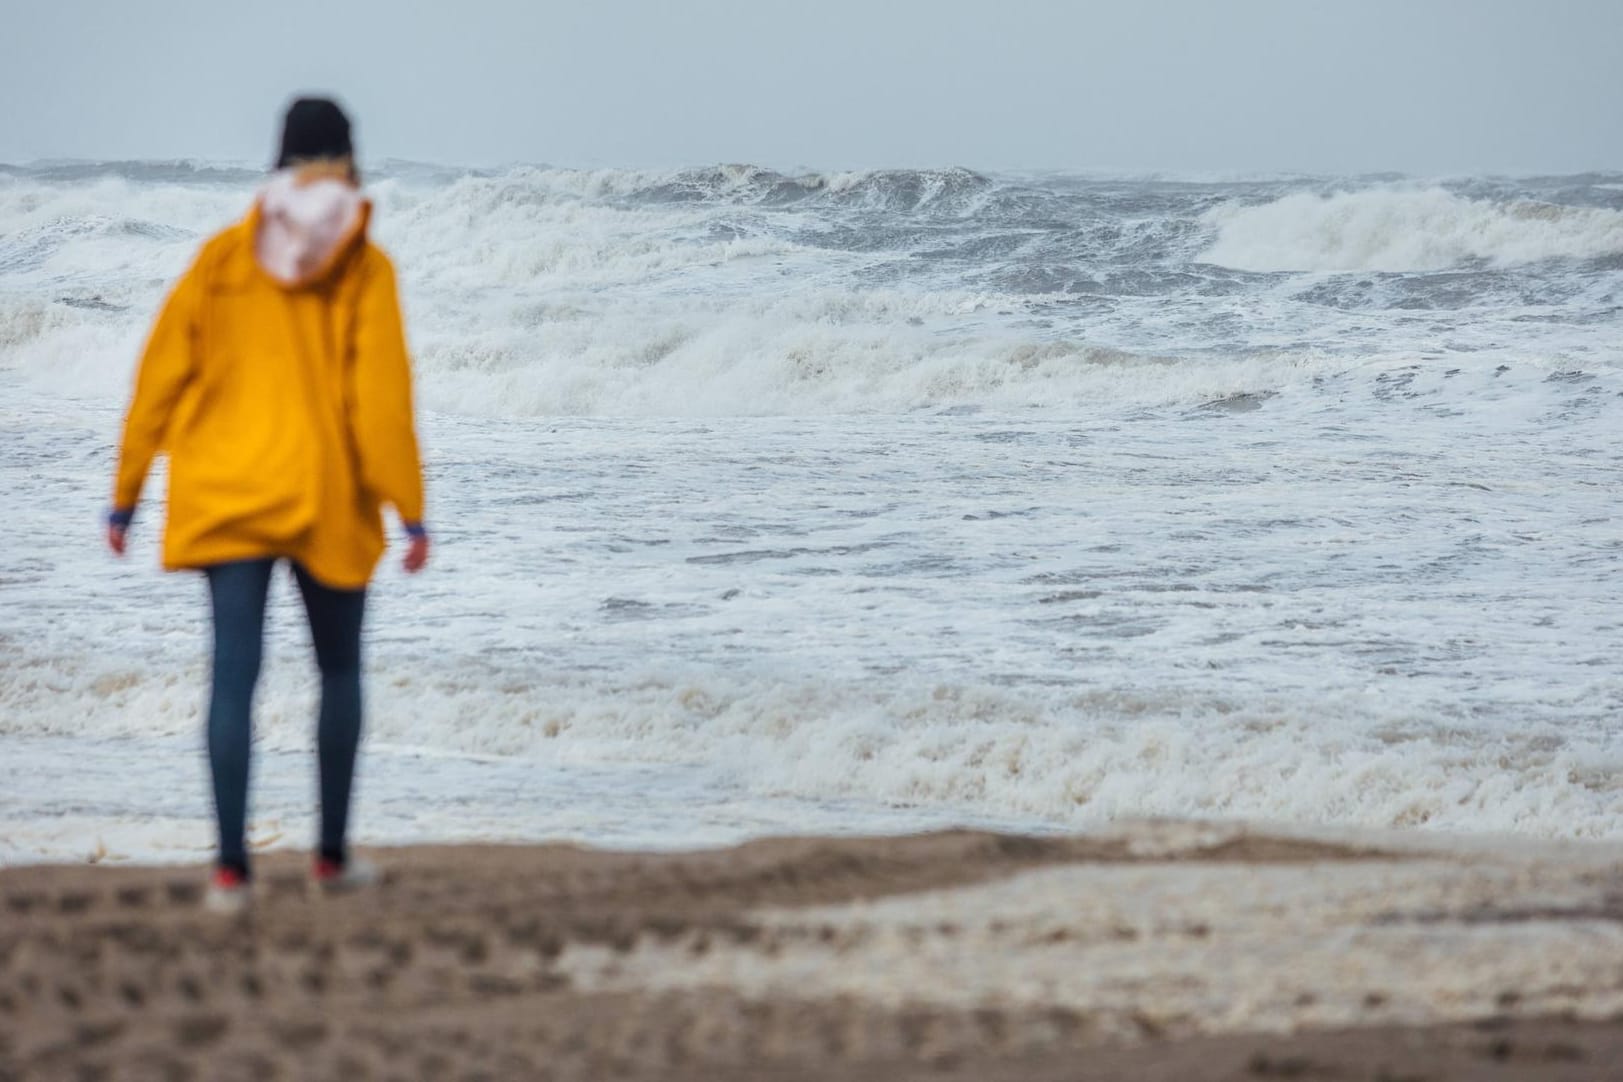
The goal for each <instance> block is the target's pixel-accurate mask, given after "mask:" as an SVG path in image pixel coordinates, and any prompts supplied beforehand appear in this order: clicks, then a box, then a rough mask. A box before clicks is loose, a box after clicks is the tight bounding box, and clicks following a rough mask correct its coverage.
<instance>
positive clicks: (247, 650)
mask: <svg viewBox="0 0 1623 1082" xmlns="http://www.w3.org/2000/svg"><path fill="white" fill-rule="evenodd" d="M275 566H276V561H275V560H241V561H237V562H235V563H227V564H215V565H214V566H212V567H209V568H207V569H206V573H207V575H208V583H209V599H210V602H211V604H212V606H213V611H214V666H213V669H214V671H213V686H212V690H211V692H210V696H209V718H208V747H209V768H210V770H211V772H212V773H213V776H214V810H215V814H216V816H217V817H218V821H219V827H220V865H221V866H222V867H228V868H235V869H237V870H238V871H240V872H242V873H243V874H244V875H246V874H247V872H248V849H247V845H246V840H245V838H244V833H245V829H246V827H245V824H246V821H247V815H248V743H249V739H250V736H251V732H252V712H253V702H254V685H255V684H257V683H258V682H259V664H260V659H261V656H262V655H263V653H264V645H265V595H266V594H267V593H268V591H269V589H270V577H271V571H272V570H273V569H274V568H275ZM293 575H294V577H295V578H296V579H297V580H298V583H299V593H300V594H302V595H303V597H304V611H305V614H306V615H307V616H309V618H310V637H311V639H312V640H313V642H314V644H315V651H316V664H317V666H318V667H319V668H320V670H321V715H320V722H319V725H318V727H317V735H316V745H317V749H318V753H319V759H320V775H321V838H320V852H321V855H322V856H323V857H325V858H327V859H329V860H335V861H338V862H340V863H342V862H343V860H344V858H345V855H346V854H345V849H344V838H345V832H346V831H347V829H348V825H349V795H350V786H351V782H352V781H353V779H354V777H355V749H356V747H357V746H358V745H359V743H360V737H361V621H362V617H363V616H364V613H365V608H366V590H365V588H364V587H363V588H362V589H359V590H335V589H333V588H332V587H330V586H323V585H322V584H321V583H319V582H317V581H316V580H315V579H313V578H311V577H310V573H309V572H308V571H306V570H305V569H304V568H302V567H300V566H299V565H298V564H294V565H293Z"/></svg>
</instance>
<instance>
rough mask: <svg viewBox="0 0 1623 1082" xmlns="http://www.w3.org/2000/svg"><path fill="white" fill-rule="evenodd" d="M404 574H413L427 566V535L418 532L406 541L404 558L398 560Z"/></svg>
mask: <svg viewBox="0 0 1623 1082" xmlns="http://www.w3.org/2000/svg"><path fill="white" fill-rule="evenodd" d="M400 566H402V567H404V568H405V569H406V574H408V575H415V574H417V572H419V571H421V570H422V569H423V568H425V567H427V566H428V535H427V534H426V533H420V534H418V535H417V536H415V537H413V538H411V539H410V540H408V541H407V542H406V558H405V559H404V560H402V561H400Z"/></svg>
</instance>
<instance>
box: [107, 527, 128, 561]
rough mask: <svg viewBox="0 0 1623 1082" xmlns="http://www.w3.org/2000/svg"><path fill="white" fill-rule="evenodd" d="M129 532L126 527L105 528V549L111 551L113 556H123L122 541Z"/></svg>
mask: <svg viewBox="0 0 1623 1082" xmlns="http://www.w3.org/2000/svg"><path fill="white" fill-rule="evenodd" d="M129 532H130V528H129V527H128V526H115V525H112V524H108V526H107V547H108V548H110V549H112V550H113V555H114V556H122V555H124V539H125V536H126V535H127V534H128V533H129Z"/></svg>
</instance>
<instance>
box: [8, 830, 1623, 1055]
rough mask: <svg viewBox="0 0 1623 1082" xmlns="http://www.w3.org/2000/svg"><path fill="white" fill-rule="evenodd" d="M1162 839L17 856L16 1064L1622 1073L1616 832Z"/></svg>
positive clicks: (930, 838)
mask: <svg viewBox="0 0 1623 1082" xmlns="http://www.w3.org/2000/svg"><path fill="white" fill-rule="evenodd" d="M1441 845H1442V843H1440V842H1436V841H1426V842H1424V843H1421V842H1418V841H1415V842H1393V840H1392V839H1391V838H1379V839H1373V838H1372V839H1363V840H1357V839H1355V840H1352V841H1347V840H1334V839H1332V840H1324V839H1312V838H1296V837H1285V836H1279V835H1272V836H1270V835H1266V834H1259V833H1252V832H1248V831H1245V830H1243V829H1240V828H1216V827H1192V826H1180V825H1177V824H1137V825H1133V826H1129V827H1122V828H1119V829H1117V830H1114V831H1113V832H1111V833H1109V834H1101V835H1096V836H1086V837H1072V838H1029V837H1008V836H998V835H990V834H983V833H971V832H953V833H946V834H934V835H923V836H914V837H905V838H868V839H851V838H844V839H832V838H822V839H787V840H786V839H773V840H764V841H759V842H753V843H750V844H748V845H744V846H741V847H738V848H734V849H728V850H717V851H705V852H696V853H686V854H627V853H613V852H600V851H591V850H584V849H579V848H575V847H569V846H514V847H500V846H456V847H433V846H424V847H415V848H409V849H397V850H381V851H376V852H375V853H374V854H373V855H374V857H375V858H376V859H377V860H378V861H379V863H380V864H381V865H382V866H384V868H385V869H386V871H387V873H388V877H387V879H386V881H385V882H384V883H383V884H382V885H381V886H379V887H376V888H373V889H371V890H369V891H366V892H363V893H358V894H354V895H349V896H343V897H333V898H325V897H312V896H310V895H309V894H308V893H307V891H306V889H305V886H304V882H303V878H302V873H303V860H302V859H301V858H299V857H297V856H295V855H293V854H286V853H283V854H272V855H270V856H268V857H266V858H265V859H264V860H263V861H262V862H261V865H260V868H259V882H258V888H257V890H258V897H257V898H256V903H255V905H254V907H253V909H252V911H251V912H250V913H249V914H248V915H245V916H243V917H240V918H221V917H216V916H212V915H209V914H207V913H205V912H203V911H202V910H201V908H200V907H199V905H198V901H199V898H200V895H201V888H202V884H203V880H204V873H203V871H202V870H201V869H198V868H132V867H106V866H74V867H61V866H52V867H21V868H12V869H7V870H4V871H0V1080H9V1079H14V1078H15V1079H23V1078H26V1079H34V1078H42V1079H55V1078H63V1079H92V1078H141V1079H146V1078H152V1079H198V1080H204V1079H207V1080H215V1079H222V1080H224V1079H267V1078H281V1079H328V1078H331V1079H340V1078H342V1079H419V1078H425V1079H426V1078H432V1079H510V1078H511V1079H529V1078H537V1079H605V1078H630V1079H655V1078H658V1079H674V1080H687V1079H692V1080H698V1079H706V1080H719V1082H744V1080H754V1079H761V1080H784V1082H788V1080H797V1082H798V1080H812V1079H841V1080H855V1082H881V1080H883V1082H901V1080H911V1079H921V1080H922V1079H943V1080H955V1082H956V1080H963V1082H968V1080H980V1079H1024V1080H1032V1082H1044V1080H1059V1079H1118V1078H1119V1079H1167V1080H1174V1079H1176V1080H1188V1079H1275V1078H1296V1079H1337V1080H1344V1079H1370V1080H1377V1079H1379V1080H1384V1082H1396V1080H1399V1079H1405V1080H1415V1082H1419V1080H1423V1079H1424V1080H1431V1079H1455V1078H1459V1079H1507V1080H1508V1079H1572V1080H1580V1079H1582V1080H1601V1079H1608V1080H1613V1079H1619V1078H1623V860H1620V859H1619V857H1618V853H1617V851H1616V850H1615V849H1614V848H1607V847H1599V846H1594V847H1585V846H1542V847H1531V846H1507V845H1501V846H1497V847H1495V846H1487V845H1481V846H1475V847H1471V848H1463V847H1453V848H1447V849H1444V848H1438V847H1439V846H1441Z"/></svg>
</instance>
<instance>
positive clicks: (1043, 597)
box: [0, 163, 1623, 860]
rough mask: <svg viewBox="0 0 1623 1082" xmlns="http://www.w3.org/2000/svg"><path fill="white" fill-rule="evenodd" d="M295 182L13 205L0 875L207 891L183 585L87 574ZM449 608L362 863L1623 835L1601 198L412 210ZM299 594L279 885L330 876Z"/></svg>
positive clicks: (572, 204) (436, 517)
mask: <svg viewBox="0 0 1623 1082" xmlns="http://www.w3.org/2000/svg"><path fill="white" fill-rule="evenodd" d="M259 180H260V176H259V175H258V174H257V173H255V172H253V171H252V170H246V169H239V168H233V167H225V166H208V165H199V164H193V163H100V164H85V163H68V164H47V165H35V166H29V167H0V486H3V492H4V495H5V503H6V524H5V527H4V530H3V531H0V760H3V763H0V780H3V782H4V784H3V785H0V860H31V859H45V858H58V857H82V856H87V855H92V854H103V855H105V856H107V857H109V858H119V857H123V858H130V859H158V858H164V859H170V858H175V857H176V856H177V855H180V856H185V855H187V854H189V855H190V856H192V857H197V856H199V855H200V854H202V853H203V852H205V851H206V846H207V842H208V822H207V815H208V805H207V793H206V789H205V787H204V774H203V767H202V763H201V759H200V755H199V751H198V748H199V746H200V734H199V728H200V724H201V723H200V712H201V706H202V697H203V690H202V685H203V662H204V660H205V658H204V655H205V650H206V645H205V635H206V623H205V619H204V617H205V612H204V608H203V594H202V588H201V584H200V582H199V581H198V580H197V579H196V577H195V576H192V575H162V574H160V573H158V572H157V570H156V549H157V533H158V520H159V515H158V510H157V504H156V502H155V500H156V498H157V497H158V496H160V495H161V491H162V483H161V476H160V477H159V478H157V479H156V483H155V485H154V486H153V487H152V489H151V490H150V495H151V497H152V500H151V501H149V504H148V506H147V507H146V509H145V511H144V514H143V515H142V517H141V519H140V520H139V521H138V524H137V529H136V533H135V541H134V545H133V548H134V551H133V553H132V556H131V557H130V558H129V559H128V560H126V561H123V562H119V561H116V560H114V559H112V558H111V557H110V556H108V555H107V554H106V553H105V551H104V550H103V549H102V548H101V544H100V518H101V514H102V512H103V511H104V504H105V498H106V492H107V489H108V486H109V484H110V480H109V479H110V475H111V470H112V462H113V459H112V456H113V445H114V442H115V440H116V437H117V432H118V425H119V421H120V413H121V410H122V407H123V403H124V400H125V397H126V395H127V392H128V387H129V381H130V377H131V374H132V370H133V364H134V361H135V357H136V355H137V353H138V350H139V347H140V344H141V340H142V337H143V335H144V333H145V330H146V327H147V324H148V321H149V319H150V318H151V316H152V314H153V312H154V310H155V307H156V305H157V304H158V302H159V300H160V299H161V297H162V294H163V291H164V289H165V287H166V284H167V283H168V282H169V281H171V280H172V279H173V278H174V277H175V276H176V275H177V274H179V273H180V272H181V271H182V270H183V269H184V267H185V266H186V264H187V261H188V260H189V258H190V257H191V254H192V253H193V252H194V251H195V249H196V247H197V246H198V244H199V242H200V240H201V239H202V238H204V237H205V236H207V235H208V234H209V233H210V232H212V231H213V230H214V229H216V228H219V227H220V226H221V225H223V224H225V223H226V222H228V221H230V220H232V219H234V218H235V217H237V216H238V215H240V214H241V213H242V212H243V210H244V209H245V207H246V205H247V203H248V202H249V200H250V199H251V198H252V194H253V191H254V188H255V185H256V184H257V183H258V182H259ZM370 187H371V191H372V194H373V197H374V199H375V201H376V204H377V209H376V214H375V219H374V221H375V236H376V237H377V238H378V239H379V240H380V241H381V243H383V244H384V245H385V246H386V247H387V248H388V249H389V250H390V251H391V252H392V254H393V255H394V257H395V259H396V262H397V265H398V267H399V270H400V274H401V280H402V285H403V289H404V293H405V302H406V305H407V318H408V324H409V328H410V333H411V338H412V341H413V345H414V350H415V355H416V363H417V374H418V386H419V405H420V410H421V428H422V435H423V440H424V445H425V451H426V454H427V458H428V470H429V486H430V520H431V524H432V526H433V528H434V532H435V536H436V539H437V542H438V548H437V550H436V553H435V562H434V566H433V568H432V570H431V571H430V572H429V573H428V574H426V575H424V576H422V577H420V578H416V579H408V578H406V577H405V576H404V575H402V574H401V573H400V572H399V571H398V570H397V569H396V568H395V567H394V565H393V563H392V562H391V563H390V564H388V565H386V567H385V568H384V569H383V571H382V572H381V573H380V576H379V579H378V582H377V586H376V589H375V591H374V599H373V603H372V605H373V607H372V619H371V624H370V630H369V636H370V637H369V650H370V665H371V670H370V671H371V677H370V685H369V700H368V702H369V706H368V709H369V717H368V726H369V730H368V752H367V758H366V760H365V762H364V764H363V777H362V783H361V790H360V798H359V799H360V804H359V807H358V811H357V828H358V832H359V837H360V838H361V840H363V841H367V840H370V841H410V840H426V839H452V838H475V837H477V838H571V839H577V840H584V841H590V842H595V843H601V844H617V845H620V844H623V845H639V846H644V845H671V846H680V845H695V844H711V843H719V842H725V841H730V840H734V839H737V838H740V837H745V836H750V835H753V834H760V833H784V832H797V831H871V830H895V829H917V828H922V827H927V826H932V825H942V824H947V823H973V824H987V825H996V826H1001V827H1007V828H1016V829H1033V830H1053V829H1061V830H1063V829H1073V828H1078V827H1085V826H1087V825H1089V824H1095V823H1099V822H1101V821H1104V820H1108V819H1113V818H1121V817H1144V816H1180V817H1184V816H1193V817H1204V818H1244V819H1252V820H1264V821H1285V822H1291V823H1329V824H1336V825H1357V826H1375V827H1390V826H1424V827H1428V828H1435V829H1442V830H1450V831H1495V832H1512V833H1519V834H1526V835H1533V836H1542V837H1611V838H1616V837H1619V836H1623V721H1620V720H1619V719H1620V718H1623V675H1620V671H1619V660H1618V659H1619V656H1620V654H1623V649H1620V648H1623V606H1620V603H1619V602H1620V590H1619V581H1620V572H1623V529H1620V521H1623V520H1620V517H1619V514H1618V510H1617V507H1618V504H1617V493H1618V491H1619V486H1620V482H1623V441H1620V438H1619V435H1618V432H1619V421H1620V419H1623V174H1608V175H1586V176H1568V177H1542V178H1515V179H1506V178H1454V179H1444V180H1426V179H1415V178H1405V177H1397V176H1372V177H1309V176H1267V177H1251V178H1233V177H1230V178H1206V179H1189V178H1165V177H1161V178H1155V177H1117V176H1071V175H1046V174H1045V175H996V176H987V175H982V174H978V173H974V172H969V171H965V170H956V169H947V170H939V171H924V172H914V171H894V172H883V171H878V172H865V173H847V174H786V173H777V172H772V171H769V170H765V169H759V168H751V167H743V166H721V167H715V168H708V169H695V170H686V171H671V172H640V173H638V172H624V171H600V172H581V171H568V170H555V169H544V168H515V169H510V170H501V171H491V172H472V171H467V170H457V169H444V168H437V167H427V166H416V165H407V164H392V165H385V166H383V167H381V168H379V169H377V170H376V171H375V172H374V174H373V175H372V177H371V178H370ZM301 620H302V616H301V613H300V611H299V609H298V607H297V603H296V601H295V599H294V595H293V591H292V590H291V589H289V588H288V584H287V583H285V582H279V583H278V585H277V588H276V592H275V595H274V600H273V605H272V613H271V629H270V635H271V641H272V650H271V660H270V664H269V667H268V670H267V673H266V677H265V681H264V683H263V685H262V688H261V692H260V699H259V715H258V739H259V746H260V750H261V753H262V754H261V755H260V757H259V760H258V763H259V766H258V767H257V769H258V771H259V774H258V777H257V780H256V784H257V786H258V789H257V790H256V803H255V827H254V829H255V837H256V838H257V839H258V840H259V841H260V842H262V843H264V844H277V843H282V844H302V843H303V842H304V840H305V838H306V836H307V835H308V833H309V830H310V817H309V809H308V804H309V803H310V799H311V791H312V789H313V782H312V781H311V779H310V770H311V764H310V762H309V756H308V745H309V743H310V729H311V720H310V719H311V716H312V711H313V704H312V701H311V688H310V686H309V685H310V682H311V681H310V678H309V662H308V660H307V656H306V655H307V647H306V638H305V632H304V630H303V628H302V626H301Z"/></svg>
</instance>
